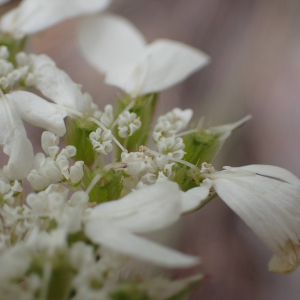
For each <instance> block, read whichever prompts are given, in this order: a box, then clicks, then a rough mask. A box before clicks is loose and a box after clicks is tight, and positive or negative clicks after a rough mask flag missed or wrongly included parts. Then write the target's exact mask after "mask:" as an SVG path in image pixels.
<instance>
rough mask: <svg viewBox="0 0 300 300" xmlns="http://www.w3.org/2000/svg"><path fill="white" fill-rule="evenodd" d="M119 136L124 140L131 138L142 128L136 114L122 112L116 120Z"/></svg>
mask: <svg viewBox="0 0 300 300" xmlns="http://www.w3.org/2000/svg"><path fill="white" fill-rule="evenodd" d="M118 125H119V127H118V129H119V136H120V137H122V138H126V137H127V136H132V135H133V134H134V133H135V132H136V131H137V130H138V129H139V128H141V126H142V122H141V121H140V119H139V118H137V115H136V113H130V112H129V111H124V112H123V113H121V114H120V115H119V120H118Z"/></svg>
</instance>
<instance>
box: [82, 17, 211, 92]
mask: <svg viewBox="0 0 300 300" xmlns="http://www.w3.org/2000/svg"><path fill="white" fill-rule="evenodd" d="M79 42H80V46H81V49H82V51H83V54H84V56H85V58H86V59H87V61H88V62H89V63H91V64H92V65H93V66H95V67H96V68H97V69H98V70H99V71H100V72H104V73H105V75H106V77H105V82H106V83H107V84H110V85H114V86H117V87H119V88H121V89H122V90H124V91H125V92H126V93H128V94H131V95H132V96H133V97H136V96H138V95H144V94H148V93H154V92H159V91H162V90H165V89H167V88H169V87H171V86H173V85H175V84H177V83H179V82H181V81H183V80H184V79H186V78H187V77H188V76H190V75H191V74H193V73H194V72H196V71H197V70H199V69H200V68H202V67H204V66H205V65H206V64H207V63H208V62H209V57H208V56H207V55H206V54H204V53H203V52H201V51H200V50H198V49H195V48H193V47H191V46H188V45H185V44H183V43H180V42H175V41H171V40H166V39H161V40H157V41H155V42H153V43H151V44H149V45H146V41H145V39H144V37H143V36H142V35H141V33H140V32H139V31H138V30H137V29H136V28H135V27H134V26H133V25H132V24H131V23H130V22H129V21H127V20H126V19H124V18H122V17H119V16H116V15H109V14H106V15H102V16H100V17H95V18H87V19H86V20H84V21H83V23H82V25H81V28H80V35H79Z"/></svg>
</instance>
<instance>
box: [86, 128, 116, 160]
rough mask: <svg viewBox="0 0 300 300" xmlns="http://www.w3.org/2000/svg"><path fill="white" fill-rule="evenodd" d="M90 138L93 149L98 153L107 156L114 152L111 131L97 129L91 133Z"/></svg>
mask: <svg viewBox="0 0 300 300" xmlns="http://www.w3.org/2000/svg"><path fill="white" fill-rule="evenodd" d="M89 138H90V140H91V142H92V145H93V149H95V150H96V151H97V152H99V153H102V154H104V155H107V153H110V152H111V151H112V150H113V145H112V133H111V130H102V129H101V128H97V130H96V131H93V132H91V133H90V135H89Z"/></svg>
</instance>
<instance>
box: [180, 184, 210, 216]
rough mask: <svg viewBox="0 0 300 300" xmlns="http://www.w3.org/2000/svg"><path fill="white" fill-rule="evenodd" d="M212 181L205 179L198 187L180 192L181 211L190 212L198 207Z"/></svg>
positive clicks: (207, 193) (206, 194) (207, 192)
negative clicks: (181, 196) (181, 195)
mask: <svg viewBox="0 0 300 300" xmlns="http://www.w3.org/2000/svg"><path fill="white" fill-rule="evenodd" d="M211 187H212V181H211V180H209V179H205V180H204V181H203V182H202V184H201V185H200V186H199V187H195V188H192V189H190V190H188V191H187V192H182V194H183V198H182V211H181V212H182V213H183V214H185V213H188V212H192V211H193V210H195V209H196V208H198V207H199V206H200V205H201V204H202V203H203V202H204V201H205V200H206V198H207V197H208V195H209V191H210V188H211Z"/></svg>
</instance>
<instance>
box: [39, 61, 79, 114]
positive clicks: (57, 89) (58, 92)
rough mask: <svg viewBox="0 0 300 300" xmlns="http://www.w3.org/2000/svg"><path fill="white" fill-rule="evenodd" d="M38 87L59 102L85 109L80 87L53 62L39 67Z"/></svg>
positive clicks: (75, 108)
mask: <svg viewBox="0 0 300 300" xmlns="http://www.w3.org/2000/svg"><path fill="white" fill-rule="evenodd" d="M35 74H36V77H37V84H36V88H37V89H38V90H40V91H41V92H42V94H43V95H44V96H46V97H48V98H49V99H51V100H52V101H54V102H55V103H57V104H60V105H62V106H66V107H69V108H71V109H73V110H76V111H79V112H80V111H83V104H84V103H83V99H82V93H81V90H80V88H79V87H78V86H77V84H76V83H75V82H74V81H73V80H72V79H71V78H70V76H69V75H68V74H67V73H66V72H64V71H62V70H60V69H59V68H57V67H56V66H54V65H52V64H44V65H42V66H40V67H39V68H37V70H36V72H35Z"/></svg>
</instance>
